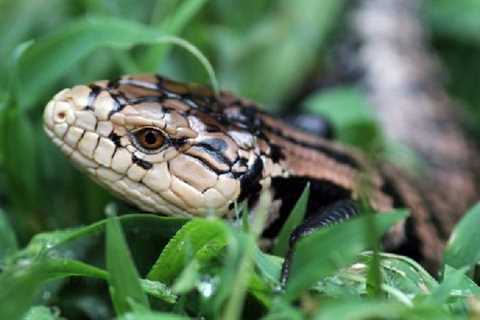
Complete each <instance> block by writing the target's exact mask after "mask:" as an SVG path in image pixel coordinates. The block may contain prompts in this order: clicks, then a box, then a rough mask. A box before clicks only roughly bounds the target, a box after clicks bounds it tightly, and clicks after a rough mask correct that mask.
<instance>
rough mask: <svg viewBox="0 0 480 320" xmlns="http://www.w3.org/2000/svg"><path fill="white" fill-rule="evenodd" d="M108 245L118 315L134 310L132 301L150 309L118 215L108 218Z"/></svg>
mask: <svg viewBox="0 0 480 320" xmlns="http://www.w3.org/2000/svg"><path fill="white" fill-rule="evenodd" d="M106 247H107V252H106V261H107V270H108V272H109V280H108V282H109V289H110V296H111V298H112V302H113V305H114V307H115V311H116V313H117V315H122V314H125V313H127V312H129V311H133V310H132V308H131V304H130V301H134V302H135V303H137V304H139V305H141V306H143V307H144V308H146V309H149V302H148V298H147V296H146V295H145V293H144V292H143V290H142V287H141V285H140V282H139V278H140V276H139V275H138V272H137V269H136V268H135V265H134V263H133V260H132V257H131V255H130V251H129V249H128V246H127V242H126V240H125V237H124V235H123V232H122V229H121V226H120V223H119V222H118V220H117V218H116V217H113V218H109V219H108V220H107V226H106Z"/></svg>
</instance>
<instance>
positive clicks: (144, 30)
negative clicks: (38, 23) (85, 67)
mask: <svg viewBox="0 0 480 320" xmlns="http://www.w3.org/2000/svg"><path fill="white" fill-rule="evenodd" d="M161 35H163V33H161V32H159V31H157V30H154V29H152V28H149V27H146V26H144V25H142V24H139V23H135V22H132V21H128V20H123V19H115V18H107V17H90V18H86V19H79V20H76V21H73V22H70V23H69V24H67V25H65V26H63V27H62V28H59V30H58V31H56V32H55V33H53V34H50V35H47V36H45V37H43V38H40V39H38V40H37V41H36V42H35V43H34V44H33V45H32V46H30V47H29V48H28V49H27V50H26V51H25V53H24V54H23V55H22V56H21V58H20V60H19V62H18V69H17V72H18V77H19V80H20V83H21V85H22V87H21V95H20V96H19V97H18V99H19V102H20V105H21V106H22V107H28V108H31V107H33V106H34V105H33V104H34V103H35V102H38V100H39V98H40V96H41V95H42V94H45V93H46V92H47V90H49V89H51V88H52V86H53V84H54V83H55V82H56V81H58V80H59V79H60V78H61V77H62V76H64V75H66V74H68V72H69V71H70V70H71V68H72V67H73V65H74V64H76V63H78V62H79V61H80V60H81V59H83V58H85V57H87V56H88V54H90V53H92V52H93V50H95V49H97V48H101V47H110V48H120V49H128V48H130V47H132V46H134V45H138V44H148V43H152V42H155V40H156V39H157V38H158V37H160V36H161Z"/></svg>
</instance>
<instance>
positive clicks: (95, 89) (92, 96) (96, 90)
mask: <svg viewBox="0 0 480 320" xmlns="http://www.w3.org/2000/svg"><path fill="white" fill-rule="evenodd" d="M88 87H89V88H90V90H91V91H90V93H89V94H88V99H87V105H86V106H85V110H93V104H94V103H95V100H96V99H97V97H98V95H99V94H100V92H102V90H103V89H102V87H100V86H97V85H96V84H90V85H89V86H88Z"/></svg>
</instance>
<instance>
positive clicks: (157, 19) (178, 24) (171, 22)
mask: <svg viewBox="0 0 480 320" xmlns="http://www.w3.org/2000/svg"><path fill="white" fill-rule="evenodd" d="M206 2H207V0H187V1H182V2H181V3H180V5H178V6H177V3H175V4H171V1H170V3H169V4H170V10H169V11H170V12H167V13H166V15H163V14H162V15H160V14H157V12H158V13H160V11H159V9H157V10H154V16H153V18H152V23H153V24H157V25H158V26H156V27H155V29H157V30H159V31H163V32H165V33H168V34H171V35H179V34H180V33H181V32H182V30H183V29H184V28H185V26H186V25H187V24H188V23H189V22H190V21H191V20H192V18H193V17H194V16H195V15H196V14H197V13H198V12H199V11H200V10H201V9H202V8H203V6H204V4H205V3H206ZM160 5H162V6H165V1H157V8H159V7H160ZM172 8H174V9H172ZM164 12H165V10H162V13H164ZM169 49H170V46H168V45H167V46H153V47H152V48H149V49H148V50H147V51H146V52H145V54H143V55H142V58H141V59H139V60H140V61H141V64H142V70H143V71H150V72H151V71H155V72H156V71H157V70H158V69H159V67H160V65H161V63H162V62H163V60H164V58H165V56H166V54H167V52H168V50H169Z"/></svg>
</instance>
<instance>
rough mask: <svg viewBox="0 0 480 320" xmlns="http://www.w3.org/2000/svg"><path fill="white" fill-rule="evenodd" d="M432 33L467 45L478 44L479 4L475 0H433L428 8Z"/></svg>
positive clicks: (479, 37)
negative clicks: (461, 41)
mask: <svg viewBox="0 0 480 320" xmlns="http://www.w3.org/2000/svg"><path fill="white" fill-rule="evenodd" d="M428 18H429V22H430V23H431V25H432V29H433V31H434V32H436V33H439V34H442V35H447V36H450V37H452V38H453V39H455V40H457V41H458V40H463V41H466V42H467V43H474V44H477V45H478V44H479V43H480V34H479V33H478V30H480V3H479V2H478V1H477V0H457V1H450V0H435V1H432V2H431V3H430V5H429V7H428Z"/></svg>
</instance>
